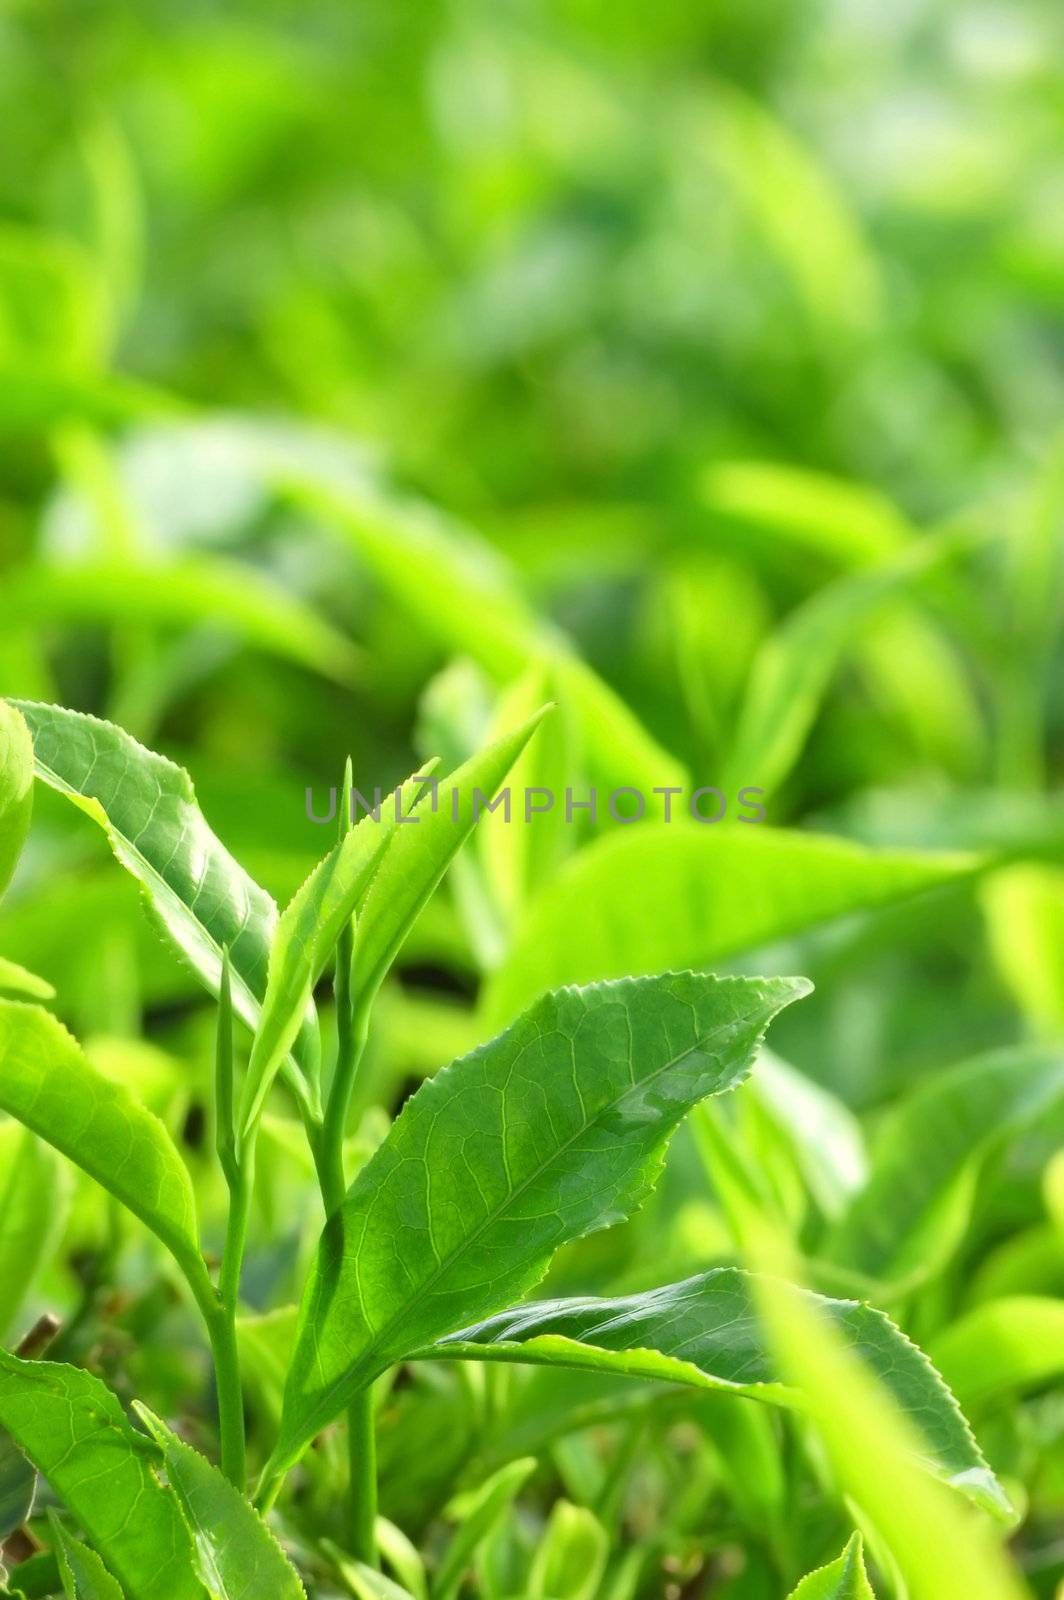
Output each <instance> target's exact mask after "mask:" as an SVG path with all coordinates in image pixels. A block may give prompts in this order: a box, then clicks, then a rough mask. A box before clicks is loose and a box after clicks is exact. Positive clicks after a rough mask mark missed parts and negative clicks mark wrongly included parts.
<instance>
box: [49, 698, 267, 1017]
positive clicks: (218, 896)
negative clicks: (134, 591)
mask: <svg viewBox="0 0 1064 1600" xmlns="http://www.w3.org/2000/svg"><path fill="white" fill-rule="evenodd" d="M19 705H20V709H21V710H22V712H23V714H24V716H25V718H26V721H27V723H28V724H29V728H30V732H31V734H32V735H33V748H34V759H35V762H36V770H37V776H38V777H39V778H40V779H41V780H42V781H43V782H45V783H47V784H48V785H49V786H50V787H51V788H53V789H57V790H58V791H59V793H60V794H64V795H66V796H67V797H68V798H69V799H70V800H72V801H73V802H74V804H75V805H77V806H79V807H80V809H81V810H83V811H85V812H87V814H88V815H89V816H90V817H92V818H93V820H94V821H95V822H97V823H99V825H100V827H101V828H103V829H104V831H105V832H106V834H107V837H108V839H109V841H110V844H111V848H112V850H113V851H114V853H115V856H116V858H117V860H118V861H119V862H120V863H121V864H122V866H124V867H125V868H126V870H127V872H130V873H132V875H133V876H134V878H136V879H137V881H138V882H139V883H140V884H141V885H142V886H143V888H144V891H145V895H146V899H147V904H148V906H149V908H150V910H151V911H152V913H153V914H154V916H155V917H156V919H157V921H158V922H159V924H160V925H161V927H162V928H163V930H164V931H165V933H166V934H167V935H168V937H169V938H170V939H171V940H172V941H173V943H174V944H175V945H176V947H177V950H178V952H179V953H180V955H181V956H182V957H183V958H184V959H185V960H186V961H187V962H188V963H189V965H190V966H191V967H192V969H193V971H194V972H195V973H196V975H197V977H198V978H199V979H200V981H201V982H202V983H204V984H205V985H206V987H207V988H208V989H209V990H210V991H211V993H212V994H217V992H218V985H219V982H220V978H221V963H222V950H223V949H228V951H229V960H230V964H231V967H232V977H233V1004H234V1006H235V1009H236V1011H237V1013H238V1014H239V1015H240V1016H241V1017H243V1019H244V1021H245V1022H247V1023H248V1024H249V1026H251V1027H254V1026H255V1023H256V1022H257V1020H258V1013H259V1004H260V1002H261V1000H262V997H263V995H264V993H265V990H266V970H267V962H268V957H269V949H270V939H271V937H272V934H273V929H274V925H275V923H276V921H277V908H276V906H275V905H274V903H273V901H272V900H271V898H270V896H269V895H268V894H266V892H265V890H263V889H260V888H259V886H258V884H256V883H254V882H253V881H252V880H251V878H249V877H248V875H247V873H246V872H245V871H244V870H243V868H242V867H241V866H239V865H238V863H237V862H236V861H234V859H233V857H232V856H231V855H230V854H229V852H228V851H227V850H226V849H225V847H224V845H222V844H221V843H220V841H219V840H218V839H217V838H215V836H214V834H213V833H212V832H211V830H210V828H209V827H208V826H207V823H206V822H205V821H204V819H203V816H202V814H201V812H200V810H199V808H198V806H197V804H196V796H195V792H194V790H193V788H192V784H191V781H190V779H189V777H188V774H187V773H186V772H184V771H182V769H181V768H180V767H176V766H174V764H173V762H171V761H167V760H166V759H165V757H163V756H159V755H155V754H154V753H153V752H152V751H150V750H145V749H144V747H143V745H140V744H138V743H137V741H136V740H135V739H131V738H130V736H129V735H128V734H127V733H123V731H122V730H121V729H120V728H116V727H114V726H112V724H110V723H107V722H100V721H99V720H98V719H97V718H96V717H88V716H83V715H82V714H81V713H80V712H77V711H66V710H64V709H63V708H62V707H59V706H48V705H38V704H36V703H33V702H28V701H22V702H19Z"/></svg>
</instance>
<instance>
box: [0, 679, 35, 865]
mask: <svg viewBox="0 0 1064 1600" xmlns="http://www.w3.org/2000/svg"><path fill="white" fill-rule="evenodd" d="M32 810H33V744H32V742H31V740H30V735H29V730H28V729H27V727H26V724H25V722H24V721H23V719H22V717H21V716H20V715H19V713H18V711H16V710H15V708H14V706H13V705H11V704H9V702H8V701H6V700H0V894H3V892H4V890H5V889H6V888H7V886H8V884H9V883H10V881H11V874H12V873H13V872H14V870H15V862H16V861H17V860H18V858H19V852H20V851H21V849H22V846H23V843H24V842H25V838H26V834H27V833H28V832H29V826H30V813H31V811H32Z"/></svg>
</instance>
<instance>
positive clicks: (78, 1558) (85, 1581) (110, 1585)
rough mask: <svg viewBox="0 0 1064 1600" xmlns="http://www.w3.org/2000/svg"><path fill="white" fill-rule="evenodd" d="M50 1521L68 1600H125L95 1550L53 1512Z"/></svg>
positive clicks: (60, 1572) (64, 1591)
mask: <svg viewBox="0 0 1064 1600" xmlns="http://www.w3.org/2000/svg"><path fill="white" fill-rule="evenodd" d="M49 1521H50V1523H51V1527H52V1537H53V1539H54V1541H55V1548H56V1554H57V1556H58V1558H59V1575H60V1577H61V1578H62V1580H63V1593H64V1594H65V1595H66V1597H67V1600H124V1596H123V1594H122V1590H121V1589H120V1588H119V1586H118V1584H117V1583H116V1581H115V1579H114V1578H112V1576H111V1574H110V1573H109V1572H108V1570H107V1568H106V1567H105V1566H104V1564H103V1562H102V1561H101V1560H100V1558H99V1556H98V1555H97V1554H96V1552H95V1550H90V1549H89V1547H88V1545H86V1544H82V1543H81V1540H80V1539H75V1538H74V1536H73V1535H72V1534H71V1533H69V1532H68V1531H67V1529H66V1528H65V1527H64V1526H63V1524H62V1522H60V1520H59V1518H58V1517H57V1516H56V1515H55V1513H54V1512H52V1513H51V1514H50V1516H49Z"/></svg>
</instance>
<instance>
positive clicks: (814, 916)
mask: <svg viewBox="0 0 1064 1600" xmlns="http://www.w3.org/2000/svg"><path fill="white" fill-rule="evenodd" d="M974 865H975V858H973V857H965V856H956V855H949V856H947V855H928V854H920V853H919V852H916V851H899V850H889V851H888V850H882V851H876V850H868V849H865V848H863V847H862V846H860V845H856V844H851V843H849V842H848V841H845V840H841V839H832V838H827V837H819V836H817V835H816V834H808V833H805V834H803V833H789V832H785V831H783V830H782V829H775V828H767V827H764V826H762V825H754V824H747V825H745V826H738V825H737V826H735V827H728V826H721V827H719V828H717V827H709V826H706V827H702V828H699V827H696V826H691V827H686V826H683V825H681V824H680V823H676V822H673V823H660V824H653V823H646V824H642V825H641V826H639V827H638V828H632V829H630V830H620V831H618V832H616V833H613V834H609V835H607V836H606V837H605V838H603V839H599V840H597V841H596V842H595V843H593V844H591V845H588V846H587V848H586V849H584V850H581V851H580V853H579V854H578V855H576V856H574V857H573V858H572V859H571V860H570V861H568V862H566V863H565V865H564V866H563V867H562V868H561V869H560V871H559V872H558V874H557V876H556V877H555V878H554V880H553V882H550V883H548V884H547V885H546V887H545V888H544V889H543V891H542V892H541V894H540V896H539V898H538V899H537V900H536V901H535V902H534V903H533V905H532V906H531V908H530V910H529V913H528V916H527V917H526V919H525V921H524V923H523V925H522V927H521V930H520V932H519V934H518V936H517V938H516V939H515V941H514V943H513V946H512V947H511V949H510V951H509V953H508V955H507V958H506V960H505V962H504V963H503V965H502V966H501V967H500V968H499V970H498V971H497V972H496V973H495V974H494V975H493V977H492V978H491V979H490V980H489V982H488V984H487V987H486V992H485V996H484V1001H483V1007H482V1016H483V1025H484V1028H485V1031H487V1030H490V1029H495V1028H498V1027H500V1026H501V1025H502V1024H503V1023H505V1022H508V1021H509V1020H510V1018H511V1017H512V1016H514V1015H515V1014H516V1013H517V1012H518V1011H519V1010H520V1009H521V1008H522V1006H525V1005H527V1004H528V1002H529V1001H530V1000H532V999H534V998H535V996H536V995H538V994H542V993H544V992H545V991H546V990H548V989H551V988H553V987H555V986H556V985H558V984H559V983H570V982H572V983H591V982H594V981H596V980H597V979H600V978H617V977H622V976H626V975H628V974H630V973H637V974H638V973H648V972H660V971H662V970H664V969H667V968H673V969H675V968H679V967H685V966H693V967H703V966H709V965H710V964H711V963H715V962H719V961H722V960H727V959H730V958H732V957H734V956H737V955H740V954H742V953H743V952H745V951H749V950H753V949H757V948H759V947H760V946H763V945H766V944H769V943H771V942H773V941H775V940H777V939H782V938H786V937H790V936H792V935H794V934H798V933H801V932H803V931H804V930H805V929H807V928H812V927H815V926H817V924H819V923H821V922H826V921H828V920H829V919H830V918H832V917H840V916H844V915H846V914H847V913H850V912H855V911H863V910H870V909H872V908H873V907H878V906H883V905H888V904H890V903H891V902H892V901H896V900H902V899H905V898H906V897H907V896H909V895H914V894H918V893H919V892H921V891H922V890H925V889H930V888H933V887H934V886H936V885H940V884H947V883H951V882H956V881H958V880H959V879H961V878H963V877H964V875H965V874H968V873H971V872H972V870H973V868H974Z"/></svg>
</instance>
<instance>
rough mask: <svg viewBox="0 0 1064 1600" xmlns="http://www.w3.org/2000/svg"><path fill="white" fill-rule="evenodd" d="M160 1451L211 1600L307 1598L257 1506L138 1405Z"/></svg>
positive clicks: (203, 1458) (139, 1412) (286, 1599)
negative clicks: (255, 1597)
mask: <svg viewBox="0 0 1064 1600" xmlns="http://www.w3.org/2000/svg"><path fill="white" fill-rule="evenodd" d="M136 1411H137V1414H138V1415H139V1416H140V1418H141V1420H142V1421H143V1422H144V1424H145V1426H146V1427H147V1429H148V1431H149V1433H150V1434H151V1436H152V1438H153V1439H154V1440H155V1442H156V1444H157V1445H158V1446H159V1449H160V1450H161V1451H162V1459H163V1468H164V1470H165V1472H166V1478H167V1481H168V1483H169V1484H170V1487H171V1489H172V1490H173V1491H174V1494H175V1496H176V1497H177V1501H178V1504H179V1505H180V1507H181V1514H182V1516H183V1517H184V1519H185V1523H186V1525H187V1527H188V1531H189V1535H190V1537H191V1540H192V1548H193V1552H194V1562H195V1568H196V1572H197V1574H198V1575H199V1578H200V1580H201V1582H202V1583H203V1585H204V1587H205V1589H206V1590H207V1593H208V1594H209V1595H210V1596H211V1600H245V1597H247V1596H249V1595H256V1596H258V1595H262V1596H263V1597H264V1600H265V1597H266V1596H269V1600H306V1596H305V1593H304V1590H303V1585H302V1583H301V1582H300V1579H299V1574H298V1573H297V1572H296V1569H295V1568H294V1567H293V1565H292V1563H291V1562H290V1561H289V1559H288V1557H287V1556H286V1555H285V1553H284V1551H283V1550H282V1549H281V1547H280V1545H279V1544H278V1543H277V1540H276V1539H275V1538H274V1536H273V1534H272V1533H271V1532H270V1530H269V1529H268V1528H267V1526H266V1524H265V1523H264V1522H263V1520H262V1518H261V1517H260V1516H259V1514H258V1512H257V1511H256V1510H255V1509H254V1508H253V1507H252V1506H251V1505H249V1504H248V1502H247V1500H245V1498H244V1496H243V1495H242V1494H241V1493H240V1492H239V1490H237V1489H234V1488H233V1485H232V1484H231V1483H230V1482H229V1480H228V1479H227V1478H224V1477H223V1476H222V1474H221V1473H220V1472H219V1471H218V1469H217V1467H212V1466H211V1464H210V1462H209V1461H208V1460H206V1458H205V1457H203V1456H201V1455H200V1454H199V1451H198V1450H193V1448H192V1446H191V1445H188V1444H185V1442H184V1440H182V1439H179V1438H178V1437H177V1435H176V1434H174V1433H171V1431H170V1429H169V1428H168V1427H167V1426H166V1424H165V1423H164V1422H161V1421H160V1420H159V1418H158V1417H157V1416H155V1415H154V1414H153V1413H152V1412H151V1411H149V1410H148V1408H147V1406H142V1405H137V1406H136Z"/></svg>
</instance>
